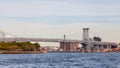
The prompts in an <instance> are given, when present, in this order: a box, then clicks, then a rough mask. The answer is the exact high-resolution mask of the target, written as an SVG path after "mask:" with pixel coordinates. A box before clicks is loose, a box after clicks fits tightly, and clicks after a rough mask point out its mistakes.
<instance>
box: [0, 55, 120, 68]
mask: <svg viewBox="0 0 120 68" xmlns="http://www.w3.org/2000/svg"><path fill="white" fill-rule="evenodd" d="M0 68H120V53H47V54H0Z"/></svg>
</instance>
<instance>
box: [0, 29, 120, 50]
mask: <svg viewBox="0 0 120 68" xmlns="http://www.w3.org/2000/svg"><path fill="white" fill-rule="evenodd" d="M88 30H89V28H83V39H82V40H72V39H66V38H65V36H64V39H56V38H22V37H21V38H20V37H19V38H5V37H4V35H3V38H0V41H4V42H12V41H16V42H25V41H30V42H57V43H60V49H62V51H75V50H76V49H77V46H78V45H79V44H81V45H82V50H85V51H92V50H103V49H111V48H115V47H117V46H118V44H117V43H114V42H104V41H101V40H100V39H99V40H94V39H91V38H89V32H88Z"/></svg>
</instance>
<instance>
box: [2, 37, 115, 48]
mask: <svg viewBox="0 0 120 68" xmlns="http://www.w3.org/2000/svg"><path fill="white" fill-rule="evenodd" d="M0 41H5V42H12V41H16V42H25V41H31V42H58V43H59V42H76V43H90V44H92V45H112V46H117V43H114V42H100V41H99V42H98V41H89V42H86V41H82V40H71V39H52V38H51V39H50V38H4V39H3V38H0Z"/></svg>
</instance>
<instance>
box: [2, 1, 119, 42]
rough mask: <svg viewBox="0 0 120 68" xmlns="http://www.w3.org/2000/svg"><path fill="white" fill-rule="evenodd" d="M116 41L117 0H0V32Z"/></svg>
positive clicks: (28, 35)
mask: <svg viewBox="0 0 120 68" xmlns="http://www.w3.org/2000/svg"><path fill="white" fill-rule="evenodd" d="M86 27H88V28H90V30H89V34H90V37H91V38H92V37H94V36H99V37H101V38H102V39H103V41H110V42H117V43H118V42H120V36H119V35H120V0H0V32H6V35H7V34H9V35H11V36H18V37H37V38H38V37H39V38H63V35H66V36H67V38H68V39H78V40H81V39H82V33H83V31H82V28H86Z"/></svg>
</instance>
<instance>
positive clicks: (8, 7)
mask: <svg viewBox="0 0 120 68" xmlns="http://www.w3.org/2000/svg"><path fill="white" fill-rule="evenodd" d="M111 1H112V0H110V2H108V1H102V3H98V2H101V1H99V0H98V1H94V0H92V1H91V2H90V3H89V1H88V0H86V1H79V0H76V2H75V1H73V0H70V1H68V0H65V1H63V0H62V1H58V0H51V1H48V0H45V1H39V0H35V1H32V0H30V1H28V0H25V1H22V0H21V1H12V2H10V1H8V2H6V1H3V2H0V9H1V10H2V11H0V14H1V16H15V17H36V16H45V15H46V16H47V15H59V16H61V15H62V16H63V15H64V16H120V13H119V12H120V7H119V6H120V5H119V4H118V3H117V2H118V1H114V2H113V3H112V2H111ZM104 2H108V3H104ZM115 3H116V4H115Z"/></svg>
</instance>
